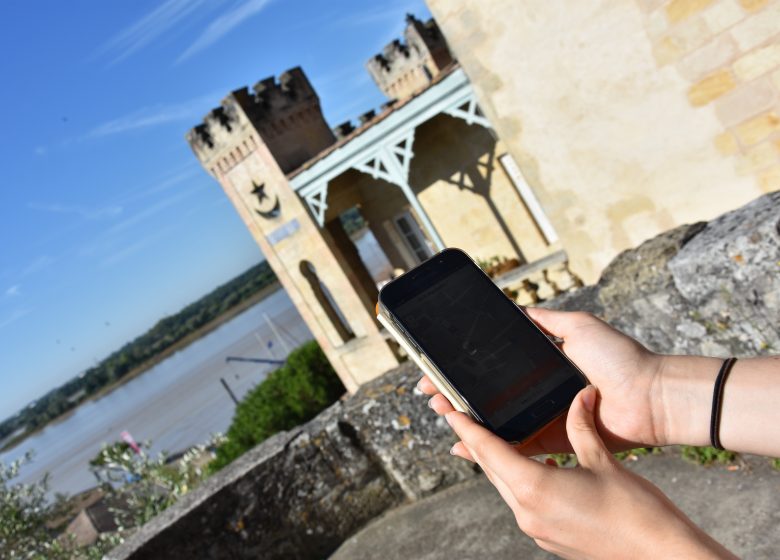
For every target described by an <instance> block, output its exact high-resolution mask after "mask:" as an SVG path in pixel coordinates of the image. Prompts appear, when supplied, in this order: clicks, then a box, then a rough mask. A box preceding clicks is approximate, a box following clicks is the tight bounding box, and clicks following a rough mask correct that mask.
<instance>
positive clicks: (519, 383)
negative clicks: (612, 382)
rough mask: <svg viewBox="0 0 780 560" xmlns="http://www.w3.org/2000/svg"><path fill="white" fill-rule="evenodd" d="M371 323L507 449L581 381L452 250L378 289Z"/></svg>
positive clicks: (564, 405)
mask: <svg viewBox="0 0 780 560" xmlns="http://www.w3.org/2000/svg"><path fill="white" fill-rule="evenodd" d="M377 317H378V319H379V321H380V322H381V323H382V324H383V325H384V326H385V327H386V328H387V329H388V330H389V331H390V333H392V334H393V336H394V337H395V338H396V340H397V341H398V343H399V344H400V345H401V346H402V347H403V348H404V350H406V352H407V353H408V354H409V355H410V357H411V358H412V359H413V360H414V361H415V362H416V363H417V364H418V365H419V366H420V368H421V369H422V370H423V371H424V372H425V373H426V374H427V375H428V376H429V378H430V379H431V381H432V382H433V383H434V384H435V385H436V387H437V388H438V389H439V390H440V391H441V392H442V394H444V396H445V397H447V399H448V400H449V401H450V402H451V403H452V405H453V407H454V408H455V409H457V410H460V411H461V412H465V413H467V414H469V415H471V416H472V417H473V418H474V419H475V420H476V421H478V422H480V423H482V424H483V425H484V426H485V427H487V428H488V429H489V430H491V431H492V432H493V433H495V434H497V435H498V436H500V437H501V438H503V439H505V440H506V441H509V442H511V443H522V442H524V441H526V440H528V439H530V438H531V437H532V436H533V435H535V434H536V433H537V432H539V431H540V430H541V429H542V428H544V427H545V426H546V425H548V424H549V423H551V422H552V421H553V420H555V419H556V418H558V417H559V416H560V415H562V414H563V413H564V412H566V410H568V408H569V406H570V405H571V402H572V400H573V399H574V397H575V395H576V394H577V393H578V392H579V391H580V390H581V389H583V388H584V387H585V386H586V384H587V379H586V377H585V375H584V374H583V373H582V372H581V371H580V370H579V369H578V368H577V366H575V365H574V364H573V363H572V362H571V361H570V360H569V359H568V358H567V357H566V355H565V354H564V353H563V352H562V351H561V350H560V348H558V346H557V345H556V344H555V343H554V342H553V341H552V340H550V338H549V337H548V336H547V335H546V334H545V333H544V332H542V330H541V329H540V328H539V327H538V326H536V324H535V323H534V322H533V321H532V320H531V319H530V318H529V317H528V315H526V313H525V311H524V310H523V309H522V308H521V307H519V306H517V305H516V304H515V303H514V302H513V301H512V300H510V299H509V298H508V297H507V296H506V295H505V294H504V293H503V292H502V291H501V290H500V289H499V288H498V286H496V285H495V284H494V283H493V281H492V280H491V279H490V277H489V276H488V275H487V274H485V273H484V272H483V271H482V269H480V268H479V266H477V264H476V263H475V262H474V261H473V260H472V259H471V258H470V257H469V256H468V255H467V254H466V253H465V252H463V251H461V250H460V249H445V250H444V251H442V252H440V253H438V254H436V255H434V256H433V257H431V258H430V259H428V260H427V261H425V262H424V263H422V264H421V265H419V266H418V267H416V268H414V269H412V270H410V271H409V272H407V273H405V274H403V275H402V276H399V277H398V278H396V279H395V280H393V281H391V282H389V283H388V284H386V285H385V286H384V287H383V288H382V290H381V291H380V292H379V303H378V305H377Z"/></svg>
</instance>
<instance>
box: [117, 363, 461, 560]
mask: <svg viewBox="0 0 780 560" xmlns="http://www.w3.org/2000/svg"><path fill="white" fill-rule="evenodd" d="M421 375H422V374H421V373H420V371H419V370H418V369H417V368H416V367H414V365H413V364H409V363H407V364H404V365H402V366H400V367H399V368H397V369H395V370H393V371H391V372H388V373H387V374H385V375H384V376H383V377H381V378H379V379H377V380H374V381H373V382H370V383H367V384H366V385H364V386H363V387H361V389H360V390H359V391H358V392H357V393H356V394H355V395H353V396H351V397H349V398H347V399H345V400H344V401H342V402H339V403H336V404H335V405H333V406H332V407H330V408H329V409H327V410H326V411H324V412H322V413H321V414H320V415H318V416H317V417H316V418H314V419H313V420H312V421H310V422H308V423H306V424H304V425H303V426H301V427H300V428H299V429H297V430H295V431H291V432H285V433H281V434H277V435H276V436H274V437H272V438H270V439H268V440H266V441H265V442H263V443H261V444H260V445H258V446H257V447H255V448H254V449H253V450H251V451H249V452H248V453H246V454H245V455H243V456H242V457H240V458H239V459H238V460H236V461H235V462H234V463H232V464H231V465H229V466H228V467H226V468H225V469H223V470H222V471H220V472H219V473H217V474H215V475H214V476H212V477H211V478H209V479H207V480H206V481H205V482H204V483H203V485H201V486H200V487H198V488H197V489H195V490H194V491H193V492H191V493H190V494H187V495H186V496H185V497H184V498H182V500H181V501H180V502H178V503H177V504H175V505H174V506H172V507H171V508H169V509H168V510H166V511H164V512H163V513H162V514H160V515H159V516H157V517H155V518H154V519H153V520H152V521H150V522H149V523H147V524H146V525H145V526H144V527H142V528H141V529H140V530H139V531H138V532H137V533H135V534H134V535H133V536H132V537H131V538H130V539H128V541H127V542H126V543H124V544H123V545H122V546H120V547H118V548H117V549H115V550H114V551H112V552H111V554H110V555H109V558H111V559H115V560H125V559H131V558H132V559H133V560H141V559H147V558H148V559H152V558H208V559H222V558H258V557H262V558H269V559H276V558H279V559H281V558H296V559H303V560H306V559H315V558H324V557H327V556H328V555H329V554H330V553H331V552H332V551H333V550H335V548H336V547H337V546H338V545H339V544H340V543H341V542H342V541H343V540H344V539H346V538H347V537H348V536H349V535H350V534H352V533H353V532H354V531H356V530H357V529H359V528H360V527H362V526H363V525H364V524H365V523H367V522H368V521H369V520H371V519H373V518H374V517H376V516H377V515H379V514H381V513H382V512H384V511H385V510H387V509H389V508H392V507H394V506H396V505H398V504H399V503H401V502H403V501H408V500H417V499H419V498H422V497H424V496H427V495H429V494H431V493H433V492H435V491H437V490H439V489H441V488H444V487H447V486H450V485H452V484H454V483H457V482H461V481H463V480H466V479H467V478H470V477H472V476H473V475H474V474H475V470H474V468H473V467H472V466H471V465H470V464H469V463H467V462H465V461H462V460H458V459H455V458H453V457H452V456H451V455H450V454H449V449H450V447H451V446H452V444H453V443H454V442H455V440H454V437H453V434H452V432H451V430H450V429H449V427H448V426H447V425H446V422H444V421H443V420H441V419H440V418H438V417H437V416H436V415H435V414H434V413H433V411H431V410H430V409H429V408H428V407H427V406H426V405H425V402H426V401H425V398H424V397H423V396H421V394H420V393H419V392H417V391H415V385H416V383H417V381H418V380H419V378H420V377H421Z"/></svg>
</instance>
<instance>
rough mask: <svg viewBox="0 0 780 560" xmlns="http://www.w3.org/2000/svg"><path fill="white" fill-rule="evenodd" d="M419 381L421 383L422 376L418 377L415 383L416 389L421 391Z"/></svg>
mask: <svg viewBox="0 0 780 560" xmlns="http://www.w3.org/2000/svg"><path fill="white" fill-rule="evenodd" d="M421 383H422V378H420V380H419V381H418V382H417V385H415V387H416V388H417V390H418V391H422V389H421V388H420V384H421Z"/></svg>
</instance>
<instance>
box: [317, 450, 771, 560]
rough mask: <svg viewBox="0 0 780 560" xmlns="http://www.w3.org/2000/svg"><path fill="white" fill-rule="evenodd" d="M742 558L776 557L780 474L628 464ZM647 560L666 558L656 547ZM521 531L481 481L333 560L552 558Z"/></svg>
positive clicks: (389, 518)
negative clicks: (650, 559)
mask: <svg viewBox="0 0 780 560" xmlns="http://www.w3.org/2000/svg"><path fill="white" fill-rule="evenodd" d="M627 465H628V467H629V468H631V469H633V470H635V471H636V472H638V473H640V474H641V475H643V476H645V477H647V478H649V479H650V480H651V481H653V482H654V483H655V484H656V485H658V486H659V487H660V488H661V489H662V490H663V491H664V492H666V494H667V495H668V496H670V497H671V498H672V500H673V501H674V502H675V503H676V504H677V505H678V506H679V507H680V508H681V509H682V510H683V511H685V512H686V513H687V514H688V515H689V516H690V517H691V518H692V519H693V520H694V521H695V522H696V523H698V524H699V525H700V526H701V527H703V528H704V529H705V530H706V531H707V532H708V533H710V534H711V535H713V536H714V537H715V538H716V539H717V540H719V541H720V542H722V543H723V544H725V545H726V546H727V547H728V548H729V549H730V550H732V551H733V552H735V553H736V554H737V555H739V556H740V557H741V558H753V559H770V558H772V559H775V558H780V472H778V471H776V470H774V469H772V468H771V467H770V466H769V464H768V460H766V459H762V458H748V459H746V462H745V464H744V465H743V466H742V467H741V468H740V470H738V471H729V470H727V469H726V467H724V466H712V467H702V466H699V465H693V464H690V463H687V462H685V461H683V460H682V459H680V458H679V457H678V456H677V455H675V454H673V452H671V451H669V452H666V453H664V454H661V455H652V456H645V457H640V458H639V460H638V461H636V462H631V461H629V462H627ZM648 555H649V556H654V557H659V558H660V557H663V553H662V551H661V549H660V548H659V550H656V551H648ZM551 557H552V556H551V555H549V554H547V553H545V552H543V551H541V550H540V549H538V548H537V547H536V546H535V545H534V543H533V541H531V540H530V539H529V538H527V537H525V536H524V535H522V533H520V531H519V530H518V529H517V526H516V525H515V521H514V517H513V516H512V514H511V513H510V511H509V509H508V508H507V507H506V506H505V505H504V503H503V502H502V501H501V499H500V497H499V496H498V493H497V492H496V491H495V490H494V489H493V487H492V486H490V484H489V483H488V482H487V480H486V479H485V478H484V477H479V478H476V479H475V480H472V481H468V482H465V483H462V484H460V485H458V486H454V487H452V488H449V489H447V490H445V491H443V492H440V493H438V494H436V495H434V496H431V497H430V498H427V499H425V500H421V501H419V502H416V503H413V504H409V505H407V506H402V507H400V508H398V509H395V510H393V511H391V512H389V513H387V514H386V515H384V516H383V517H381V518H379V519H377V520H375V521H374V522H372V523H371V524H370V525H368V526H367V527H365V528H364V529H363V530H362V531H360V532H359V533H357V534H356V535H354V536H353V537H352V538H350V539H349V540H347V541H346V542H345V543H344V544H343V545H342V546H341V547H340V548H339V549H338V550H337V551H336V553H335V554H334V555H333V556H332V557H331V560H367V559H374V558H376V559H381V560H451V559H453V558H457V559H460V560H471V559H474V560H486V559H490V560H504V559H506V560H509V559H512V560H518V559H536V558H551Z"/></svg>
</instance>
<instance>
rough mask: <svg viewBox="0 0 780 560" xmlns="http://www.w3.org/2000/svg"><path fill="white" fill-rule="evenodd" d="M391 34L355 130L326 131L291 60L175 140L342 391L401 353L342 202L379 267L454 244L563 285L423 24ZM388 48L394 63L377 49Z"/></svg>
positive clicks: (542, 230) (412, 22) (506, 161)
mask: <svg viewBox="0 0 780 560" xmlns="http://www.w3.org/2000/svg"><path fill="white" fill-rule="evenodd" d="M404 38H405V42H404V43H400V42H393V43H392V44H391V45H388V47H387V48H386V49H385V50H384V51H383V52H384V54H383V55H382V56H384V57H385V59H386V60H387V61H388V64H389V70H387V71H386V70H385V69H384V68H382V67H381V65H380V66H375V63H377V58H374V59H372V60H371V61H370V62H369V63H368V67H369V69H370V71H371V72H372V74H374V75H375V77H376V76H379V77H376V79H377V82H378V83H379V84H380V86H381V87H382V88H383V90H384V91H385V92H386V93H387V95H388V96H389V97H391V99H390V100H389V101H388V103H386V104H385V105H384V107H383V109H382V110H381V111H380V112H379V113H378V114H377V113H373V112H370V113H367V114H366V115H364V116H363V117H362V118H361V123H360V124H359V125H358V126H357V127H355V126H353V125H352V124H351V123H345V124H342V125H340V126H339V127H337V128H338V130H337V131H336V134H334V132H332V131H331V129H330V128H329V127H328V125H327V123H326V122H325V119H324V118H323V115H322V111H321V109H320V105H319V99H318V97H317V95H316V92H315V91H314V90H313V88H312V87H311V84H310V83H309V81H308V79H307V78H306V76H305V74H304V73H303V71H302V70H301V69H300V68H294V69H292V70H289V71H287V72H285V73H283V74H282V75H281V76H279V78H278V79H275V78H268V79H265V80H262V81H260V82H258V83H257V84H256V85H255V86H254V87H253V89H252V91H250V90H249V89H247V88H243V89H238V90H236V91H233V92H232V93H230V94H229V95H228V96H226V97H225V98H224V99H223V101H222V103H221V104H220V106H219V107H217V108H216V109H214V110H212V111H211V112H210V113H209V114H208V115H206V117H205V118H204V121H203V122H202V123H201V124H199V125H197V126H195V127H194V128H193V129H192V130H191V131H190V132H189V133H188V134H187V140H188V142H189V143H190V145H191V147H192V150H193V152H194V153H195V155H196V157H197V158H198V159H199V161H200V163H201V164H202V166H203V168H204V169H205V170H206V171H207V172H208V173H209V174H210V175H211V176H213V177H214V179H216V180H217V181H218V182H219V184H220V186H221V187H222V188H223V190H224V191H225V193H226V195H227V196H228V197H229V198H230V200H231V202H232V203H233V205H234V206H235V208H236V210H237V211H238V213H239V215H240V216H241V218H242V219H243V221H244V223H245V224H246V226H247V228H248V229H249V230H250V232H251V233H252V235H253V236H254V238H255V240H256V241H257V243H258V245H259V246H260V248H261V249H262V251H263V253H264V255H265V257H266V258H267V260H268V262H269V264H270V265H271V267H272V268H273V270H274V271H275V273H276V274H277V276H278V278H279V280H280V282H281V284H282V286H283V287H284V289H285V290H286V291H287V293H288V294H289V296H290V298H291V299H292V301H293V303H294V304H295V306H296V308H297V309H298V311H299V312H300V314H301V316H302V318H303V319H304V321H305V322H306V324H307V325H308V327H309V329H310V330H311V332H312V333H313V335H314V337H315V338H316V340H317V341H318V343H319V344H320V346H321V347H322V348H323V350H324V351H325V353H326V355H327V356H328V358H329V360H330V362H331V363H332V364H333V366H334V369H335V370H336V371H337V372H338V374H339V376H340V377H341V379H342V381H343V382H344V384H345V386H346V387H347V389H348V390H350V391H355V390H356V389H357V388H358V387H359V386H360V385H361V384H363V383H365V382H366V381H368V380H370V379H373V378H374V377H376V376H378V375H380V374H382V373H383V372H385V371H387V370H389V369H391V368H392V367H394V366H396V365H397V364H398V361H399V358H401V356H400V354H399V352H400V351H399V349H398V348H397V347H396V346H395V344H394V343H393V342H392V340H390V336H389V335H388V333H386V332H384V331H383V329H381V327H380V325H379V323H378V322H377V320H376V317H375V311H374V307H375V304H376V301H377V294H378V289H377V285H378V283H381V282H382V281H385V280H387V279H388V278H387V277H386V276H385V277H376V276H372V274H371V272H370V271H369V269H368V268H367V266H366V264H365V262H364V260H363V258H362V257H361V255H360V253H359V251H358V249H357V248H356V246H355V244H354V243H353V240H352V239H351V238H350V236H349V235H348V234H347V232H346V231H345V229H344V227H343V221H342V218H341V217H342V215H344V214H345V212H347V211H350V210H351V211H353V212H354V210H355V209H357V210H358V211H359V213H360V215H361V216H362V218H363V220H364V221H365V223H366V224H367V228H368V231H370V233H371V235H373V237H374V238H375V240H376V243H377V244H378V246H379V247H380V248H381V251H382V253H384V255H385V257H386V259H387V261H389V264H390V267H389V268H390V270H392V269H395V270H408V269H410V268H412V267H414V266H416V265H417V264H419V263H420V262H422V261H423V260H425V259H426V258H427V257H429V256H430V255H432V254H433V253H434V252H436V251H437V250H441V249H443V248H445V247H447V246H456V247H460V248H462V249H464V250H466V251H467V252H469V253H470V254H471V255H472V256H474V257H475V258H477V259H481V260H484V261H487V260H490V259H493V260H496V259H500V260H504V261H507V262H511V263H514V265H518V266H516V267H515V270H514V272H513V273H512V274H513V275H510V276H511V278H510V277H507V279H505V281H504V284H506V285H509V284H510V283H511V282H514V283H515V284H517V283H519V282H522V281H523V280H525V277H526V274H525V273H531V272H533V271H535V272H536V273H537V274H541V271H542V269H547V268H550V267H551V266H557V267H558V271H559V273H560V274H559V276H560V278H559V280H558V282H557V284H556V290H557V286H559V285H561V284H562V281H563V282H566V281H568V280H567V278H568V277H567V276H566V273H565V264H563V262H564V261H565V254H564V253H563V252H562V251H561V246H560V243H559V242H558V240H557V234H556V232H555V230H554V228H553V227H552V225H551V224H550V222H549V220H547V218H546V216H545V215H544V212H543V211H542V209H541V206H540V204H539V202H538V201H537V200H536V198H535V196H534V194H533V192H532V191H531V190H530V188H529V187H528V185H527V184H526V183H525V181H524V179H523V177H522V174H521V173H519V169H518V166H517V164H516V163H515V161H514V160H513V159H512V156H511V155H510V154H509V153H508V151H507V148H506V146H505V145H504V144H503V142H502V141H501V140H500V139H499V138H498V137H497V136H496V135H495V133H494V131H493V128H492V125H491V123H490V121H488V120H487V119H486V118H485V116H484V114H482V112H481V110H480V109H479V106H478V105H477V103H476V100H475V98H474V93H473V90H472V87H471V84H470V82H469V81H468V79H467V78H466V76H465V74H464V73H463V71H462V70H461V69H460V68H459V67H458V65H457V64H456V63H453V62H452V59H451V56H450V55H449V54H446V55H445V54H443V53H442V50H443V49H446V43H445V42H444V39H443V38H442V37H441V34H440V33H439V32H438V29H437V27H436V25H435V23H434V22H433V21H429V22H425V23H423V22H421V21H419V20H416V19H415V18H413V17H409V18H408V19H407V27H406V31H405V33H404ZM398 45H402V46H404V48H405V49H406V50H407V51H408V53H409V56H408V57H406V56H405V55H403V54H400V55H398V56H396V55H393V56H390V53H396V54H398V53H400V52H401V51H399V50H398ZM413 53H414V54H413ZM377 64H378V63H377ZM421 65H423V66H424V67H425V68H426V71H425V72H421V71H420V68H421V67H422V66H421ZM383 72H384V73H385V74H382V73H383ZM551 285H552V284H551Z"/></svg>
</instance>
